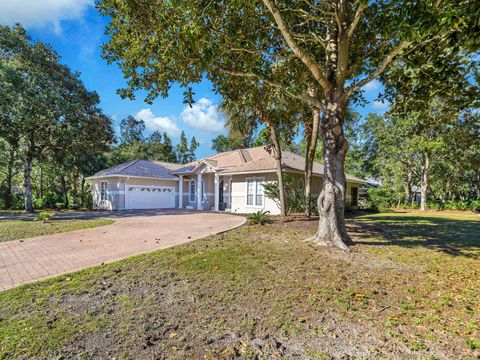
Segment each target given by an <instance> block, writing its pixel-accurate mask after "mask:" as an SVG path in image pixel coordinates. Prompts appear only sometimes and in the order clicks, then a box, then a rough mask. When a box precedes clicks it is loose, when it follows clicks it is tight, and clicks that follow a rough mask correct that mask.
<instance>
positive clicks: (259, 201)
mask: <svg viewBox="0 0 480 360" xmlns="http://www.w3.org/2000/svg"><path fill="white" fill-rule="evenodd" d="M262 182H263V179H262V178H249V179H247V206H262V205H263V185H262Z"/></svg>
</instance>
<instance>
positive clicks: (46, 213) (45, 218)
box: [35, 211, 55, 224]
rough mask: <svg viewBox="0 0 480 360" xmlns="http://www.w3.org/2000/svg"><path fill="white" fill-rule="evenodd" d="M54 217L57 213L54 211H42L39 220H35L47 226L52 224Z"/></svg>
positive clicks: (38, 216)
mask: <svg viewBox="0 0 480 360" xmlns="http://www.w3.org/2000/svg"><path fill="white" fill-rule="evenodd" d="M54 215H55V213H54V212H52V211H42V212H41V213H39V214H38V215H37V218H36V219H35V220H38V221H41V222H42V223H44V224H46V223H48V222H50V218H51V217H52V216H54Z"/></svg>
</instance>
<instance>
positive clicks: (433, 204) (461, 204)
mask: <svg viewBox="0 0 480 360" xmlns="http://www.w3.org/2000/svg"><path fill="white" fill-rule="evenodd" d="M427 206H428V208H429V209H432V210H462V211H467V210H471V211H480V200H447V201H429V202H428V204H427Z"/></svg>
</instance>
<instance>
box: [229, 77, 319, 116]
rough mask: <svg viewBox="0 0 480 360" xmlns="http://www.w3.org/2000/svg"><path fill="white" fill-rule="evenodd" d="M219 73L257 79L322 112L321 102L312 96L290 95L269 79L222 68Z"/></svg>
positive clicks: (282, 86) (281, 86)
mask: <svg viewBox="0 0 480 360" xmlns="http://www.w3.org/2000/svg"><path fill="white" fill-rule="evenodd" d="M220 70H221V71H223V72H225V73H227V74H229V75H232V76H238V77H244V78H254V79H258V80H260V81H263V82H264V83H265V84H267V85H269V86H271V87H274V88H276V89H279V90H281V91H283V92H284V93H285V94H286V95H288V96H289V97H291V98H293V99H297V100H301V101H303V102H306V103H307V104H309V105H311V106H313V107H315V108H317V109H319V110H323V104H322V102H321V101H320V100H319V99H317V98H315V97H313V96H310V95H299V94H295V93H292V92H291V91H288V90H287V88H286V86H285V85H283V84H281V83H279V82H276V81H273V80H270V79H266V78H264V77H262V76H260V75H258V74H255V73H253V72H241V71H234V70H228V69H223V68H220Z"/></svg>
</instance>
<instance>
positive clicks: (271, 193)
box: [263, 174, 318, 214]
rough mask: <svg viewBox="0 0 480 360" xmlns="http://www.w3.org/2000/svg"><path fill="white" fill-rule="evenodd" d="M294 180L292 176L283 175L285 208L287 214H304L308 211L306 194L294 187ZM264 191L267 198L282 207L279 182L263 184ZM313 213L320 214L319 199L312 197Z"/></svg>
mask: <svg viewBox="0 0 480 360" xmlns="http://www.w3.org/2000/svg"><path fill="white" fill-rule="evenodd" d="M293 183H294V181H293V178H292V177H291V176H290V175H286V174H284V175H283V186H284V188H285V207H286V211H287V214H290V213H303V212H305V210H306V207H305V194H304V192H303V190H302V189H298V188H297V187H295V186H294V184H293ZM263 190H264V194H265V196H266V197H267V198H268V199H270V200H273V201H275V203H277V205H278V206H279V207H280V189H279V187H278V183H277V182H268V183H265V184H263ZM311 206H312V213H313V214H318V210H317V198H313V197H312V205H311Z"/></svg>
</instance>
